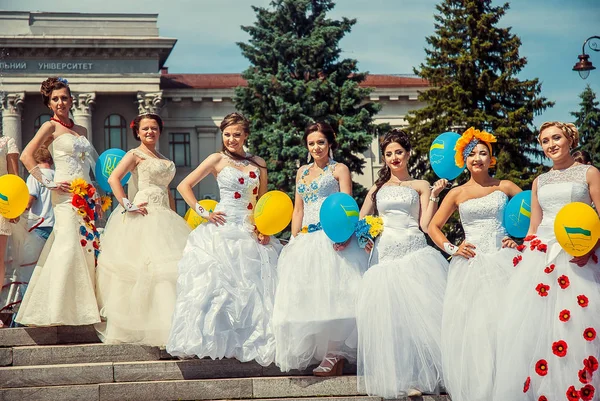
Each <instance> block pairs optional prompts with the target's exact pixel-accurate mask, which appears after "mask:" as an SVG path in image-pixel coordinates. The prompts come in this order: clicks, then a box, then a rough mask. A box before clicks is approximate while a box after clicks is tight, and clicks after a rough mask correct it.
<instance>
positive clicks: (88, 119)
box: [72, 92, 96, 143]
mask: <svg viewBox="0 0 600 401" xmlns="http://www.w3.org/2000/svg"><path fill="white" fill-rule="evenodd" d="M95 104H96V94H95V93H94V92H91V93H73V109H72V112H73V118H74V119H75V123H76V124H78V125H81V126H82V127H84V128H85V129H86V130H87V139H88V141H90V143H93V142H92V138H93V135H92V110H93V108H94V105H95Z"/></svg>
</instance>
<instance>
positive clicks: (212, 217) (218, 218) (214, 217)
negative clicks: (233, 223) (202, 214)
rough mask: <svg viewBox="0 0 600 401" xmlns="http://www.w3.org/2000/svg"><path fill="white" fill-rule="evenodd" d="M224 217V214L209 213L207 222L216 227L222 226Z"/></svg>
mask: <svg viewBox="0 0 600 401" xmlns="http://www.w3.org/2000/svg"><path fill="white" fill-rule="evenodd" d="M225 216H227V215H226V214H225V213H224V212H211V213H210V214H209V215H208V221H210V222H211V223H213V224H214V225H216V226H218V225H219V224H220V225H224V224H225V222H226V221H227V220H225Z"/></svg>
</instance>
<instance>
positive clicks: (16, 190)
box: [0, 174, 29, 219]
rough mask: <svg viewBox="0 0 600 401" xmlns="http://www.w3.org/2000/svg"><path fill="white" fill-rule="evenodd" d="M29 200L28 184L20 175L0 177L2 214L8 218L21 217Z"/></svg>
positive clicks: (0, 207) (0, 209)
mask: <svg viewBox="0 0 600 401" xmlns="http://www.w3.org/2000/svg"><path fill="white" fill-rule="evenodd" d="M28 202H29V190H28V189H27V184H25V181H23V179H22V178H21V177H19V176H18V175H14V174H5V175H3V176H2V177H0V214H1V215H2V216H4V217H6V218H7V219H14V218H16V217H19V216H20V215H21V214H23V212H24V211H25V208H26V207H27V203H28Z"/></svg>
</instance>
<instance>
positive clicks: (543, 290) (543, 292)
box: [535, 283, 550, 297]
mask: <svg viewBox="0 0 600 401" xmlns="http://www.w3.org/2000/svg"><path fill="white" fill-rule="evenodd" d="M535 290H536V291H537V292H538V294H540V297H547V296H548V291H549V290H550V286H549V285H546V284H544V283H539V284H538V285H537V287H535Z"/></svg>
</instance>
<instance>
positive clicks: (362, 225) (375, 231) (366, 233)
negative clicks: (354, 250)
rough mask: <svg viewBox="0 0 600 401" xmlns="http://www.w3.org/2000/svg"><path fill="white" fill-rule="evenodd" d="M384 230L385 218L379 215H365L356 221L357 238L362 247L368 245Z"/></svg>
mask: <svg viewBox="0 0 600 401" xmlns="http://www.w3.org/2000/svg"><path fill="white" fill-rule="evenodd" d="M382 232H383V220H382V219H381V217H379V216H371V215H369V216H365V217H364V218H362V219H360V220H358V223H356V238H357V239H358V245H359V246H360V247H361V248H364V247H365V246H367V244H368V243H369V241H375V238H377V236H378V235H379V234H381V233H382Z"/></svg>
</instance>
